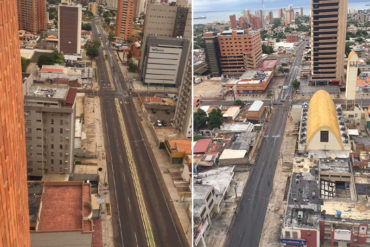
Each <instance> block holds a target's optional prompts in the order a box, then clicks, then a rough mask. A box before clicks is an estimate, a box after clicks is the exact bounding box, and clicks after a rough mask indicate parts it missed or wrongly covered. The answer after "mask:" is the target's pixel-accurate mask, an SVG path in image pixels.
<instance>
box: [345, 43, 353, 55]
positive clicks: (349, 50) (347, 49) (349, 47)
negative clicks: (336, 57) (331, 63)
mask: <svg viewBox="0 0 370 247" xmlns="http://www.w3.org/2000/svg"><path fill="white" fill-rule="evenodd" d="M352 45H354V43H353V42H346V56H347V57H348V55H349V53H350V52H351V50H352V49H351V46H352Z"/></svg>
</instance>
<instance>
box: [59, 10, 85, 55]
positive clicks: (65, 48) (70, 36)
mask: <svg viewBox="0 0 370 247" xmlns="http://www.w3.org/2000/svg"><path fill="white" fill-rule="evenodd" d="M81 19H82V8H81V5H74V6H70V5H59V6H58V37H59V42H58V51H59V52H63V53H64V54H71V55H72V54H81Z"/></svg>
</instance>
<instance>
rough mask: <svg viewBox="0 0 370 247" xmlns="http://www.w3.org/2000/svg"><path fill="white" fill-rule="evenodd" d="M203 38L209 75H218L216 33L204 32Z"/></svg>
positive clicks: (218, 63)
mask: <svg viewBox="0 0 370 247" xmlns="http://www.w3.org/2000/svg"><path fill="white" fill-rule="evenodd" d="M203 40H204V44H205V52H206V59H207V63H208V68H209V70H210V72H211V76H220V75H221V69H220V61H219V58H220V48H219V46H218V38H217V34H216V33H204V34H203Z"/></svg>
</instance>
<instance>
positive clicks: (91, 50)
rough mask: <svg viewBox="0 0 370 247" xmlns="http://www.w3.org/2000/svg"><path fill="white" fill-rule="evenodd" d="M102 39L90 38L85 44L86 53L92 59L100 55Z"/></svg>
mask: <svg viewBox="0 0 370 247" xmlns="http://www.w3.org/2000/svg"><path fill="white" fill-rule="evenodd" d="M99 47H100V41H98V40H88V41H87V42H86V44H85V49H86V54H87V55H88V56H89V57H90V58H91V59H92V58H94V57H97V56H99Z"/></svg>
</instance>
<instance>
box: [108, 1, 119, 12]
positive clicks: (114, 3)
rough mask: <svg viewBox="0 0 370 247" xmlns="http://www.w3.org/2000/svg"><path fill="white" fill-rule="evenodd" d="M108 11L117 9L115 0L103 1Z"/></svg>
mask: <svg viewBox="0 0 370 247" xmlns="http://www.w3.org/2000/svg"><path fill="white" fill-rule="evenodd" d="M105 4H106V6H107V8H108V9H114V10H116V9H117V0H105Z"/></svg>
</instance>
